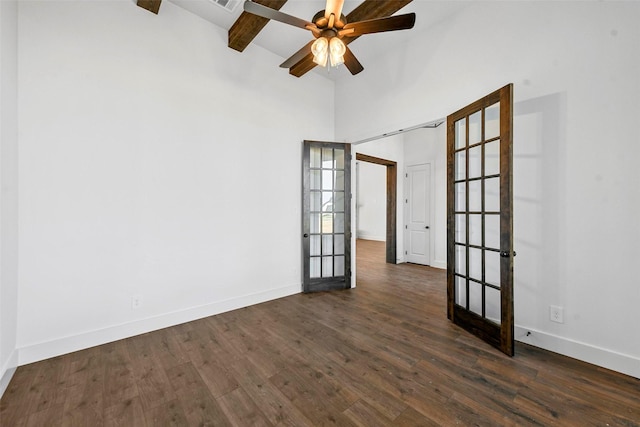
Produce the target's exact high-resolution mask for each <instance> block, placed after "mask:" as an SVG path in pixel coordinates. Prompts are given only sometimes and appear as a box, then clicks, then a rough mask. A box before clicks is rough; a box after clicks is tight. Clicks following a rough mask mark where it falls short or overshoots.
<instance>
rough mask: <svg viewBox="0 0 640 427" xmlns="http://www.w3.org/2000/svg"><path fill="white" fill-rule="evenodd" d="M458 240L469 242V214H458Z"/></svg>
mask: <svg viewBox="0 0 640 427" xmlns="http://www.w3.org/2000/svg"><path fill="white" fill-rule="evenodd" d="M455 239H456V242H458V243H467V216H466V215H464V214H458V215H456V237H455Z"/></svg>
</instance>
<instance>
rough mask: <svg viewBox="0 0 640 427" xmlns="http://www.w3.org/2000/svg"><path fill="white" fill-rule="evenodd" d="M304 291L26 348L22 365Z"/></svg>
mask: <svg viewBox="0 0 640 427" xmlns="http://www.w3.org/2000/svg"><path fill="white" fill-rule="evenodd" d="M301 290H302V288H301V285H300V284H296V285H290V286H285V287H281V288H276V289H270V290H267V291H264V292H259V293H256V294H251V295H245V296H242V297H238V298H232V299H229V300H225V301H219V302H215V303H211V304H205V305H201V306H197V307H191V308H188V309H185V310H181V311H176V312H172V313H166V314H162V315H159V316H155V317H150V318H147V319H141V320H137V321H134V322H129V323H125V324H121V325H115V326H111V327H108V328H104V329H99V330H95V331H91V332H87V333H83V334H79V335H73V336H69V337H64V338H59V339H55V340H51V341H47V342H42V343H37V344H32V345H28V346H24V347H21V348H19V349H18V355H19V357H18V361H19V365H25V364H27V363H32V362H37V361H40V360H44V359H48V358H51V357H56V356H60V355H62V354H67V353H71V352H74V351H78V350H83V349H86V348H90V347H94V346H97V345H102V344H106V343H109V342H113V341H117V340H121V339H124V338H129V337H132V336H135V335H140V334H144V333H147V332H151V331H155V330H158V329H163V328H167V327H170V326H174V325H179V324H181V323H186V322H191V321H193V320H197V319H202V318H204V317H208V316H213V315H216V314H220V313H224V312H227V311H231V310H236V309H239V308H243V307H248V306H250V305H254V304H260V303H263V302H266V301H270V300H274V299H278V298H282V297H286V296H289V295H294V294H299V293H300V292H301Z"/></svg>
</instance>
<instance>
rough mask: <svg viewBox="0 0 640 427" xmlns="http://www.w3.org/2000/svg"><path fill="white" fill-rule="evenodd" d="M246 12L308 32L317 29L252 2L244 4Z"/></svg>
mask: <svg viewBox="0 0 640 427" xmlns="http://www.w3.org/2000/svg"><path fill="white" fill-rule="evenodd" d="M244 10H245V12H249V13H253V14H254V15H257V16H262V17H263V18H267V19H272V20H274V21H278V22H282V23H285V24H289V25H293V26H294V27H298V28H303V29H306V30H310V29H312V28H315V27H316V25H315V24H312V23H311V22H309V21H305V20H304V19H300V18H296V17H295V16H292V15H287V14H286V13H283V12H280V11H279V10H275V9H271V8H270V7H267V6H263V5H261V4H259V3H255V2H252V1H251V0H246V1H245V2H244Z"/></svg>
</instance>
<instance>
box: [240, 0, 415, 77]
mask: <svg viewBox="0 0 640 427" xmlns="http://www.w3.org/2000/svg"><path fill="white" fill-rule="evenodd" d="M343 5H344V0H327V3H326V6H325V9H324V10H321V11H319V12H318V13H316V14H315V16H314V17H313V18H312V20H311V21H306V20H304V19H300V18H297V17H295V16H292V15H288V14H286V13H283V12H280V11H279V10H276V9H272V8H270V7H267V6H263V5H262V4H259V3H256V2H254V1H251V0H246V1H245V2H244V10H245V12H248V13H251V14H253V15H256V16H260V17H263V18H266V19H272V20H274V21H279V22H282V23H285V24H289V25H293V26H294V27H298V28H302V29H305V30H309V31H311V33H312V34H313V36H314V38H315V40H311V41H310V42H309V43H307V44H306V45H305V46H303V47H302V49H300V50H299V51H298V52H296V53H294V54H293V55H292V56H291V57H290V58H289V59H287V60H286V61H284V62H283V63H282V64H280V67H282V68H291V67H292V66H294V65H295V64H297V63H299V62H300V61H302V60H303V59H304V58H305V57H306V56H307V55H309V54H310V53H311V54H313V62H314V63H315V64H317V65H320V66H322V67H327V66H329V65H330V66H332V67H336V66H338V65H340V64H343V63H344V65H345V66H346V67H347V69H348V70H349V71H350V72H351V74H353V75H356V74H358V73H359V72H361V71H362V70H364V67H363V66H362V64H360V61H358V59H357V58H356V57H355V56H354V55H353V53H352V52H351V50H350V49H349V48H348V47H347V44H348V43H349V42H351V41H352V40H355V39H356V38H357V37H359V36H361V35H364V34H372V33H382V32H386V31H396V30H408V29H410V28H413V26H414V24H415V21H416V14H415V13H407V14H404V15H397V16H387V17H382V18H374V19H368V20H363V21H357V22H347V19H346V17H345V16H344V15H343V14H342V6H343ZM312 65H313V64H312Z"/></svg>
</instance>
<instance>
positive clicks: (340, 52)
mask: <svg viewBox="0 0 640 427" xmlns="http://www.w3.org/2000/svg"><path fill="white" fill-rule="evenodd" d="M346 51H347V47H346V46H345V45H344V43H343V42H342V40H340V39H339V38H337V37H334V38H332V39H331V40H330V41H329V52H330V55H329V56H330V58H331V66H332V67H337V66H338V65H340V64H344V54H345V52H346Z"/></svg>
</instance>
